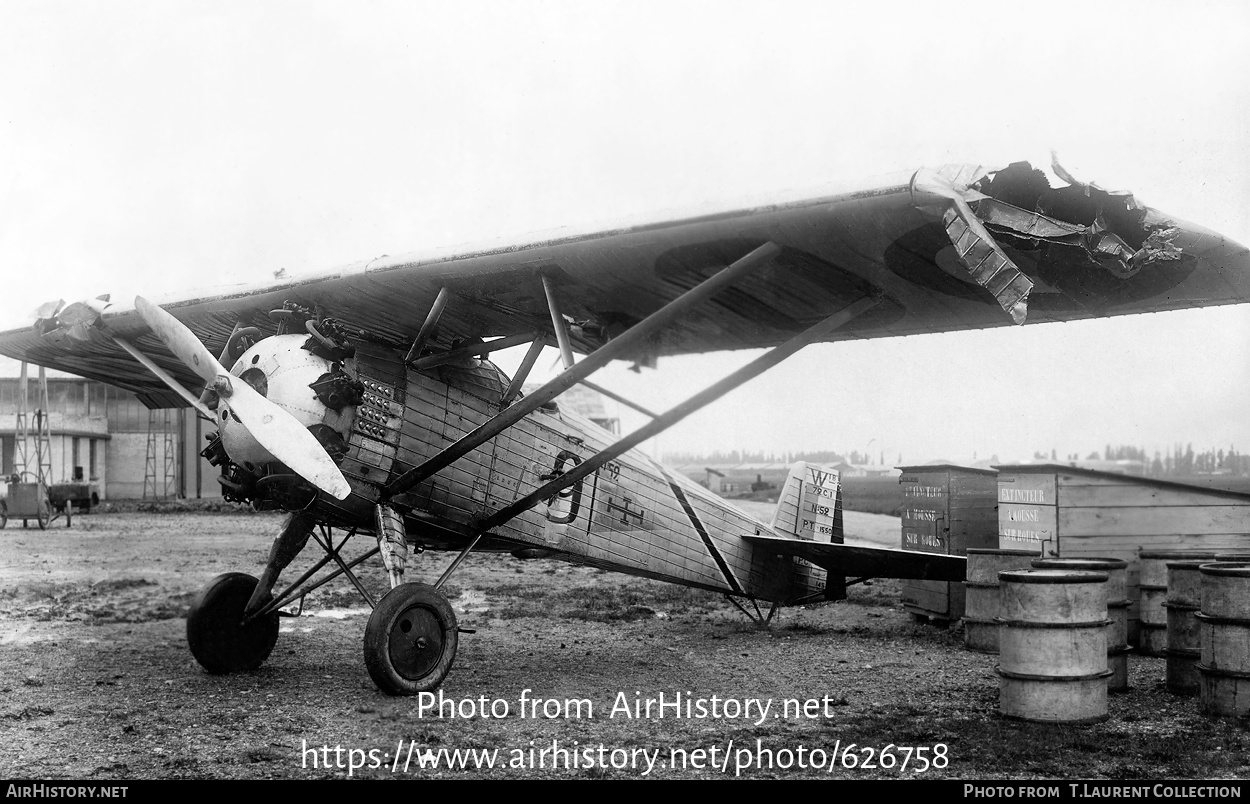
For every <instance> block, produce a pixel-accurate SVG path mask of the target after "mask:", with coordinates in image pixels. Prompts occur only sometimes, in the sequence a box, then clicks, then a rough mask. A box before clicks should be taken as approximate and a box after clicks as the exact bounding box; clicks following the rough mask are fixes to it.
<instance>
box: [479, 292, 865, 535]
mask: <svg viewBox="0 0 1250 804" xmlns="http://www.w3.org/2000/svg"><path fill="white" fill-rule="evenodd" d="M878 302H879V299H877V298H874V297H871V296H865V297H863V298H861V299H860V300H859V301H856V302H852V303H851V304H849V305H847V306H846V307H843V308H842V309H841V310H839V311H838V312H836V313H834V314H833V315H831V316H829V317H828V318H826V319H825V320H824V321H821V322H820V323H818V324H815V325H813V326H811V327H808V328H807V329H806V330H804V331H803V332H801V333H799V334H798V335H795V336H794V337H793V338H791V339H790V340H788V341H786V342H785V343H783V344H781V345H780V346H777V347H775V348H773V349H771V350H769V351H767V352H765V353H764V354H762V355H760V356H759V357H757V358H755V359H754V360H752V361H751V362H750V363H747V364H746V365H745V366H743V367H742V368H740V369H738V370H737V371H735V372H733V373H732V374H730V375H729V376H727V377H725V378H724V379H722V380H720V381H719V382H716V383H714V384H712V385H710V386H708V387H707V388H706V389H704V390H703V391H700V392H699V393H697V394H695V395H694V396H692V397H690V398H689V399H687V400H686V401H685V402H682V403H681V404H680V405H677V406H676V407H674V408H671V409H669V410H668V411H666V412H665V413H663V414H662V415H660V416H657V417H656V418H654V419H652V420H651V421H650V422H648V423H647V424H645V425H643V426H642V427H640V428H638V429H637V430H635V431H634V432H632V433H630V434H629V435H627V436H625V437H624V438H622V439H621V440H620V441H617V442H616V443H615V444H613V445H612V446H610V447H608V448H607V449H605V450H603V451H602V452H600V453H598V454H597V455H595V456H594V457H593V458H588V459H586V460H584V461H582V462H581V463H579V464H578V465H577V466H576V467H574V468H573V469H570V470H569V471H568V472H565V473H564V474H562V475H560V476H559V477H557V478H555V479H554V480H551V481H550V482H548V483H546V484H545V485H542V486H539V487H538V488H537V489H535V490H534V491H532V492H530V493H529V494H527V495H526V496H524V497H522V498H521V499H519V500H517V501H516V502H513V503H511V504H510V505H507V506H505V507H504V508H501V509H499V510H498V511H496V512H495V513H493V514H491V515H490V516H488V517H484V518H482V519H479V520H477V521H476V522H474V524H473V527H474V529H475V530H479V531H481V532H485V531H488V530H490V529H491V528H494V527H497V526H499V525H502V524H503V523H505V522H507V521H508V520H510V519H512V518H513V517H515V516H517V515H518V514H521V513H524V512H525V511H527V510H529V509H530V508H532V507H533V506H534V505H535V503H537V502H538V501H539V500H545V499H547V498H549V497H552V496H554V495H556V494H558V493H559V492H561V491H563V490H564V489H566V488H568V487H569V486H572V485H573V484H574V483H576V482H577V481H579V480H581V479H582V478H584V477H586V476H587V475H589V474H591V473H592V472H594V471H596V470H597V469H599V467H601V466H603V465H604V464H605V463H607V462H608V461H610V460H612V459H614V458H616V457H618V456H620V455H621V454H622V453H625V452H628V451H629V450H631V449H633V448H634V447H636V446H638V445H639V444H641V443H642V442H644V441H646V440H647V439H649V438H652V437H654V436H656V435H659V434H660V433H662V432H664V431H665V430H667V429H668V428H669V427H672V426H673V425H674V424H676V423H677V422H679V421H681V420H682V419H684V418H686V417H687V416H689V415H690V414H691V413H694V412H695V411H696V410H698V409H699V408H702V407H704V406H705V405H708V404H710V403H712V402H715V401H716V400H717V399H720V398H721V397H722V396H724V395H725V394H727V393H728V392H730V391H732V390H733V389H735V388H737V387H738V386H739V385H742V384H743V383H745V382H747V381H748V380H752V379H754V378H755V377H758V376H759V375H760V374H763V373H764V372H765V371H767V370H768V369H770V368H772V367H773V366H775V365H777V364H778V363H780V362H781V361H783V360H785V359H786V358H788V357H790V356H791V355H792V354H794V353H795V352H797V351H799V350H800V349H802V348H803V347H804V346H807V345H808V344H809V343H811V342H813V341H816V340H819V339H820V338H823V337H824V336H825V335H828V334H829V333H830V332H832V331H833V330H835V329H838V328H839V327H842V326H845V325H846V324H848V323H850V322H851V321H853V320H854V319H855V318H857V317H859V316H860V315H862V314H863V313H865V312H867V311H868V310H870V309H872V308H873V307H875V306H877V304H878ZM581 365H583V363H579V364H578V366H581ZM565 373H566V374H567V373H569V372H565ZM527 398H528V397H527Z"/></svg>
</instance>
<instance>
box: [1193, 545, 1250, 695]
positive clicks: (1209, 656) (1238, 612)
mask: <svg viewBox="0 0 1250 804" xmlns="http://www.w3.org/2000/svg"><path fill="white" fill-rule="evenodd" d="M1198 571H1199V575H1200V576H1201V583H1200V607H1201V611H1199V612H1198V614H1196V615H1194V616H1195V618H1196V620H1197V622H1198V644H1199V660H1198V673H1199V675H1200V681H1199V702H1200V703H1199V706H1200V708H1201V710H1202V712H1203V714H1207V715H1212V716H1215V717H1245V716H1246V715H1250V562H1247V561H1219V562H1215V563H1211V564H1204V565H1202V566H1201V567H1199V570H1198Z"/></svg>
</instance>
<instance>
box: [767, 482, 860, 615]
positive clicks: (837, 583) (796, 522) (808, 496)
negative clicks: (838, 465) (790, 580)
mask: <svg viewBox="0 0 1250 804" xmlns="http://www.w3.org/2000/svg"><path fill="white" fill-rule="evenodd" d="M772 525H773V530H776V531H780V532H782V533H785V534H787V535H790V536H797V537H798V538H800V539H805V540H807V541H814V542H826V543H833V544H842V542H843V533H842V477H841V475H840V474H839V473H838V470H836V469H834V468H832V467H830V466H820V465H818V464H812V463H807V462H805V461H799V462H797V463H795V464H794V466H792V467H790V475H789V477H787V478H786V482H785V485H784V486H782V487H781V495H780V496H779V497H778V498H777V510H776V511H775V512H774V513H773V522H772ZM845 597H846V579H845V578H841V577H835V576H833V575H829V576H827V577H826V578H825V599H826V600H841V599H843V598H845Z"/></svg>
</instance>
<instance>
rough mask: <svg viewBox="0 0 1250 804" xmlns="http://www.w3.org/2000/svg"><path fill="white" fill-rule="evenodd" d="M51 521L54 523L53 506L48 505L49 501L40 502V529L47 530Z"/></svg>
mask: <svg viewBox="0 0 1250 804" xmlns="http://www.w3.org/2000/svg"><path fill="white" fill-rule="evenodd" d="M51 521H52V506H51V505H49V504H48V501H47V500H40V501H39V519H38V522H39V529H40V530H47V529H48V523H49V522H51Z"/></svg>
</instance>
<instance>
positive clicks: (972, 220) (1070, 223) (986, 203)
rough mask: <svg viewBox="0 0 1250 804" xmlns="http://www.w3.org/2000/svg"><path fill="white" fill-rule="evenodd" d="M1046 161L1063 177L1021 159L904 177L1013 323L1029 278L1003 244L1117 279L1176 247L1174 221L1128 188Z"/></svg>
mask: <svg viewBox="0 0 1250 804" xmlns="http://www.w3.org/2000/svg"><path fill="white" fill-rule="evenodd" d="M1051 168H1052V170H1053V171H1054V173H1055V175H1056V176H1058V177H1060V178H1061V179H1062V180H1064V181H1066V182H1068V185H1067V186H1064V187H1052V186H1051V184H1050V181H1049V179H1047V177H1046V174H1044V173H1043V172H1042V171H1040V170H1038V169H1037V168H1034V167H1033V166H1032V165H1030V164H1029V163H1028V162H1013V163H1012V164H1010V165H1008V166H1007V167H1005V168H1002V169H998V170H991V169H987V168H982V167H973V166H966V165H962V166H947V167H944V168H940V169H938V170H921V171H918V172H917V173H916V175H915V176H914V177H913V179H912V184H911V193H912V202H913V203H914V204H915V206H916V208H917V209H919V210H920V211H921V212H923V213H924V214H925V215H927V216H929V217H931V218H933V219H936V220H940V221H941V222H942V225H943V227H944V228H945V230H946V233H947V236H948V237H949V238H950V241H951V244H952V245H953V246H954V248H955V252H956V255H957V258H958V261H959V264H960V266H961V267H962V268H963V269H964V271H966V272H967V275H968V277H969V278H970V279H971V280H972V281H973V282H975V283H976V284H978V285H980V286H981V287H983V288H985V289H986V290H988V291H989V292H990V293H991V294H992V295H993V296H994V298H995V299H996V300H997V301H998V304H999V306H1000V307H1002V309H1003V310H1004V311H1005V312H1006V313H1007V314H1008V315H1010V316H1011V318H1012V320H1013V321H1014V322H1015V323H1017V324H1023V323H1024V320H1025V317H1026V315H1027V311H1028V299H1029V293H1030V292H1031V291H1032V290H1033V288H1034V283H1035V280H1036V279H1037V277H1031V276H1030V275H1029V274H1028V273H1026V271H1025V270H1024V269H1022V268H1021V267H1020V266H1019V265H1018V264H1017V262H1016V261H1013V259H1012V258H1011V256H1010V254H1009V252H1011V251H1014V252H1016V253H1017V255H1019V253H1021V252H1035V253H1037V254H1038V255H1040V256H1038V257H1037V258H1036V260H1035V263H1036V264H1040V265H1047V264H1055V263H1056V262H1058V261H1060V260H1062V261H1063V262H1065V263H1067V264H1072V263H1076V264H1077V265H1079V266H1082V267H1081V268H1080V270H1082V271H1086V270H1088V271H1092V272H1096V273H1098V274H1102V275H1107V274H1109V275H1110V276H1111V277H1114V278H1116V279H1121V280H1124V279H1129V278H1130V277H1133V276H1134V275H1136V274H1137V273H1138V272H1140V271H1141V270H1142V269H1143V268H1146V267H1148V266H1150V265H1152V264H1155V263H1158V262H1171V261H1176V260H1179V259H1181V256H1182V254H1181V249H1180V248H1179V247H1177V246H1176V244H1175V243H1174V240H1175V239H1176V237H1177V235H1178V234H1179V232H1180V230H1179V229H1178V228H1177V227H1175V226H1174V225H1173V224H1172V222H1171V221H1169V220H1168V219H1166V218H1164V217H1163V216H1162V215H1159V214H1158V213H1157V212H1155V211H1154V210H1152V209H1150V208H1149V207H1147V206H1145V205H1143V204H1141V203H1139V202H1138V201H1137V199H1136V198H1134V197H1133V195H1132V194H1131V193H1126V192H1117V191H1111V190H1106V189H1103V188H1101V187H1099V186H1098V185H1096V184H1092V183H1085V182H1082V181H1079V180H1078V179H1076V178H1075V177H1073V176H1072V175H1071V174H1070V173H1068V171H1066V170H1065V169H1064V168H1063V166H1062V165H1060V164H1059V162H1058V160H1053V161H1052V163H1051ZM1074 257H1075V258H1076V259H1074ZM1077 281H1079V279H1078V280H1077Z"/></svg>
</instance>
